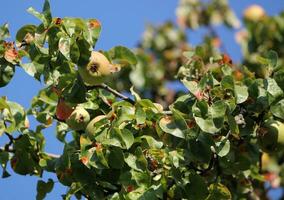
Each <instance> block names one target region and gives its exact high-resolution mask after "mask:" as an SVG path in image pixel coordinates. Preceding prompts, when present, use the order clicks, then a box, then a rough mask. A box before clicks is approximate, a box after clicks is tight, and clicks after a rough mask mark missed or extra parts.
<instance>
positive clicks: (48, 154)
mask: <svg viewBox="0 0 284 200" xmlns="http://www.w3.org/2000/svg"><path fill="white" fill-rule="evenodd" d="M1 151H2V152H3V151H6V152H9V153H15V152H16V150H15V149H11V148H5V147H0V152H1ZM43 153H44V154H46V155H47V156H49V157H51V158H54V159H55V158H59V157H60V155H57V154H53V153H47V152H43Z"/></svg>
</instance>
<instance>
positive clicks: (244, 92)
mask: <svg viewBox="0 0 284 200" xmlns="http://www.w3.org/2000/svg"><path fill="white" fill-rule="evenodd" d="M235 96H236V101H237V104H240V103H243V102H245V101H246V100H247V98H248V96H249V94H248V88H247V87H246V86H244V85H243V86H240V85H235Z"/></svg>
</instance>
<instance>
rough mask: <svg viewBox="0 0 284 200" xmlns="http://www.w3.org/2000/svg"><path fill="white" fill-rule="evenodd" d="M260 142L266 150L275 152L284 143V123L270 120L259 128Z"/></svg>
mask: <svg viewBox="0 0 284 200" xmlns="http://www.w3.org/2000/svg"><path fill="white" fill-rule="evenodd" d="M258 142H259V144H260V147H261V149H262V150H263V151H264V152H274V151H276V150H278V149H279V148H280V146H281V145H284V124H283V123H282V122H280V121H276V120H268V121H266V122H265V123H264V125H263V126H262V127H260V128H259V129H258Z"/></svg>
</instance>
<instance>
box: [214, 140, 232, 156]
mask: <svg viewBox="0 0 284 200" xmlns="http://www.w3.org/2000/svg"><path fill="white" fill-rule="evenodd" d="M215 144H216V153H217V155H218V156H220V157H224V156H226V155H227V154H228V153H229V151H230V141H229V140H228V138H226V137H224V136H223V137H222V138H221V141H219V142H216V143H215Z"/></svg>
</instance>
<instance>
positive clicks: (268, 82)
mask: <svg viewBox="0 0 284 200" xmlns="http://www.w3.org/2000/svg"><path fill="white" fill-rule="evenodd" d="M264 87H265V90H266V91H267V93H268V102H269V104H271V103H272V102H274V101H275V100H276V99H279V98H281V97H282V96H283V91H282V89H281V88H280V87H279V86H278V84H277V83H276V81H275V80H274V79H272V78H267V79H265V80H264Z"/></svg>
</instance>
